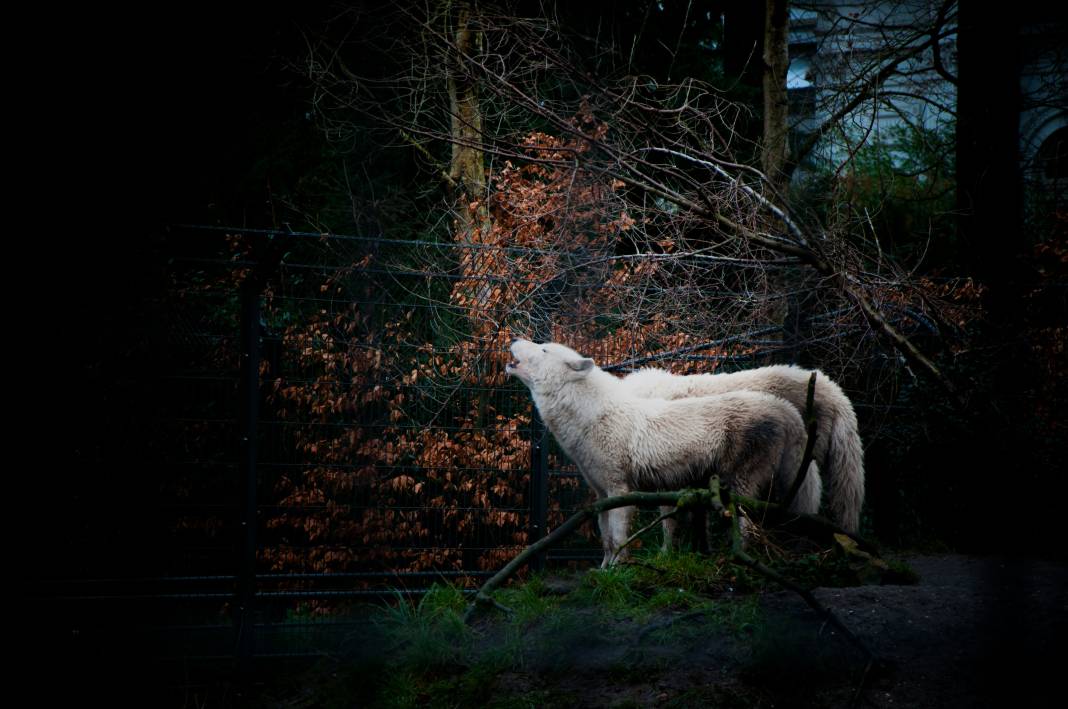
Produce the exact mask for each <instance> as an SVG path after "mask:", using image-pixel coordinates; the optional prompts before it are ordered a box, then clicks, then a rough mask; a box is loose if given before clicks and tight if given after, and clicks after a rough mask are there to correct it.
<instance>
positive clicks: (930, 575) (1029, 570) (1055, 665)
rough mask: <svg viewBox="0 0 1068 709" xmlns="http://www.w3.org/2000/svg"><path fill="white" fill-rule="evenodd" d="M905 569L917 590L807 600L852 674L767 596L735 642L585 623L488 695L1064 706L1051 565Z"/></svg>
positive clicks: (827, 643) (921, 561)
mask: <svg viewBox="0 0 1068 709" xmlns="http://www.w3.org/2000/svg"><path fill="white" fill-rule="evenodd" d="M907 561H908V562H909V563H910V564H911V565H912V567H913V568H914V569H915V570H916V572H917V573H918V574H919V575H920V577H921V580H920V582H919V583H918V584H916V585H908V586H890V585H886V586H860V587H851V588H833V589H830V588H828V589H818V590H817V591H816V594H815V595H816V596H817V597H818V598H819V599H820V600H821V601H822V602H824V603H825V604H826V605H828V606H829V607H831V608H832V609H833V610H834V611H835V612H836V613H838V614H839V616H840V617H841V618H842V619H843V621H844V622H845V623H846V625H847V626H848V627H849V628H850V629H851V630H852V631H854V632H855V633H856V634H857V635H858V636H860V638H862V639H863V641H864V642H865V643H867V644H868V646H869V647H870V648H871V649H872V650H873V651H874V653H875V654H876V655H877V657H878V658H879V662H878V663H877V664H876V665H875V666H874V667H872V668H871V669H870V671H869V672H868V673H867V674H866V675H865V673H864V665H865V663H864V661H863V656H862V654H861V653H860V652H858V651H857V650H856V649H855V647H854V646H852V645H850V644H849V643H847V642H846V641H845V640H844V639H843V638H841V637H840V635H837V634H836V633H834V632H833V630H832V629H830V628H828V627H826V626H825V625H824V624H823V623H822V622H821V620H820V619H819V617H818V616H817V615H816V613H814V612H813V611H812V610H811V609H809V607H808V606H807V605H805V603H804V602H803V601H802V600H801V599H800V598H799V597H797V596H796V595H795V594H793V593H790V592H776V593H770V594H767V595H765V596H764V597H762V599H761V608H762V610H763V614H762V615H763V620H762V622H760V623H759V624H758V625H757V626H756V627H755V628H754V629H752V630H751V631H746V630H744V629H743V631H742V632H741V634H738V633H734V634H731V633H724V632H723V631H722V628H719V629H716V628H713V627H710V626H707V625H705V624H704V623H703V622H702V621H701V619H692V618H688V619H684V620H680V621H679V622H677V623H675V624H674V625H668V627H666V628H662V629H659V630H654V631H652V632H650V630H649V628H650V625H655V624H661V625H663V624H669V623H670V621H671V617H670V614H668V615H666V616H664V617H662V618H658V619H656V620H655V621H654V623H649V624H646V625H645V626H637V625H636V624H628V623H621V624H618V625H615V626H611V627H606V626H604V625H603V624H602V625H600V626H598V625H597V624H595V623H593V622H591V624H590V625H589V626H588V627H586V628H584V629H583V630H582V631H581V632H580V633H579V634H578V635H577V636H576V637H559V636H547V637H546V638H544V640H545V641H548V647H550V648H551V649H552V652H551V653H550V654H548V655H538V654H537V653H534V654H532V659H531V663H530V665H529V667H527V668H525V669H524V671H515V672H509V673H506V674H505V675H502V676H500V677H498V678H497V680H496V682H497V687H496V692H495V694H496V695H497V696H500V697H501V698H502V703H501V706H516V705H517V700H518V703H519V704H525V705H528V706H617V707H619V706H664V707H689V706H692V707H703V706H727V707H751V706H758V707H836V706H849V705H850V704H851V703H853V702H856V704H855V705H856V706H865V707H880V708H890V707H1046V706H1063V705H1064V701H1065V700H1064V699H1063V698H1061V697H1060V695H1061V694H1062V693H1063V692H1061V690H1060V685H1061V681H1062V680H1063V676H1062V673H1063V672H1064V670H1065V667H1066V665H1065V664H1064V663H1065V658H1066V657H1068V652H1066V650H1068V571H1066V567H1065V566H1064V565H1063V564H1057V563H1052V562H1046V561H1030V560H1019V559H1004V558H983V557H968V556H959V555H945V556H924V557H913V558H909V559H907ZM680 615H681V614H680ZM550 637H551V640H550ZM531 642H532V643H535V644H536V643H537V642H538V634H537V632H534V633H532V636H531ZM539 663H540V664H539ZM862 677H863V678H864V686H863V688H862V689H861V691H860V693H859V695H857V694H856V689H857V687H858V686H859V684H860V681H861V678H862ZM505 697H508V699H505Z"/></svg>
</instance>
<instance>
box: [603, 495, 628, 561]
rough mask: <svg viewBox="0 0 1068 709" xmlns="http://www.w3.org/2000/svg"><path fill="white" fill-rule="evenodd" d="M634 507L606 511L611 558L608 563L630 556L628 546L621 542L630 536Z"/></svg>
mask: <svg viewBox="0 0 1068 709" xmlns="http://www.w3.org/2000/svg"><path fill="white" fill-rule="evenodd" d="M620 494H622V493H620ZM635 509H636V508H634V507H617V508H616V509H614V510H609V511H608V512H609V518H608V526H609V538H610V540H611V541H610V544H611V550H612V558H611V560H610V561H609V562H608V563H609V565H611V564H616V563H618V562H620V561H624V560H626V559H627V557H628V556H630V548H629V547H624V546H623V543H624V542H626V541H627V537H629V536H630V524H631V520H633V518H634V511H635ZM602 533H603V532H602Z"/></svg>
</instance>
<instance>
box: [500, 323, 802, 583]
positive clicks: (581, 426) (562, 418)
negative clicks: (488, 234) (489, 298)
mask: <svg viewBox="0 0 1068 709" xmlns="http://www.w3.org/2000/svg"><path fill="white" fill-rule="evenodd" d="M511 352H512V361H511V362H510V363H509V364H508V366H507V367H506V371H507V373H508V374H510V375H512V376H515V377H518V378H519V379H520V380H521V381H522V382H523V383H524V384H526V385H527V387H528V388H529V389H530V392H531V395H532V396H533V398H534V405H535V406H537V407H538V412H539V413H540V414H541V417H542V419H543V420H544V421H545V425H546V426H547V427H548V428H549V430H550V431H552V433H553V435H554V436H555V437H556V440H557V441H558V442H559V443H560V446H561V447H562V448H563V450H564V452H565V453H566V454H567V455H568V457H570V458H571V460H572V461H573V462H574V463H575V464H576V465H578V467H579V470H580V471H581V472H582V475H583V476H584V477H585V478H586V482H587V483H588V484H589V486H590V487H591V488H593V491H594V492H595V493H596V494H597V496H598V497H600V498H603V497H607V496H613V495H622V494H625V493H627V492H630V491H632V490H645V491H653V490H678V489H681V488H684V487H687V486H691V485H704V484H707V481H708V478H709V477H710V476H711V475H719V476H720V477H721V478H722V479H723V481H724V482H725V483H727V484H729V485H731V486H732V488H733V489H734V490H736V491H737V492H739V493H741V494H743V495H749V496H757V495H762V494H766V495H773V496H777V497H779V498H780V499H781V498H782V497H783V496H784V495H785V494H786V491H787V490H789V489H790V486H791V484H792V483H793V480H794V477H795V476H796V475H797V470H798V467H799V466H800V464H801V455H802V447H803V445H804V441H805V433H804V424H803V422H802V421H801V416H800V414H798V412H797V410H796V409H795V408H794V407H793V406H791V405H790V404H789V403H787V402H785V401H783V400H782V399H779V398H777V397H775V396H772V395H770V394H765V393H762V392H755V391H739V392H731V393H729V394H720V395H717V396H701V397H690V398H683V399H678V400H674V401H667V400H663V399H643V398H640V397H638V396H635V395H634V394H633V393H631V392H629V391H628V390H627V388H626V387H625V386H624V385H623V382H622V380H620V379H618V378H617V377H614V376H612V375H611V374H608V373H607V372H605V371H603V370H601V369H600V368H599V367H597V366H596V365H595V364H594V362H593V360H592V359H589V358H587V357H583V356H582V355H580V354H578V353H577V352H575V351H574V350H572V349H570V348H569V347H565V346H564V345H560V344H556V343H544V344H536V343H534V342H529V341H527V340H515V341H513V342H512V347H511ZM819 502H820V478H819V476H818V475H806V476H805V482H804V484H803V485H802V487H801V490H800V491H799V492H798V495H797V497H796V498H795V499H794V502H793V506H792V510H793V511H794V512H797V513H814V512H816V511H817V509H818V508H819ZM633 514H634V508H633V507H630V508H619V509H615V510H609V511H608V512H605V513H603V514H602V515H601V517H600V519H599V523H600V528H601V539H602V543H603V545H604V552H605V554H604V561H603V562H602V564H601V566H602V567H604V566H607V565H609V564H611V563H613V562H614V561H615V559H616V557H617V554H618V553H619V552H620V547H621V545H622V544H623V542H624V541H626V539H627V535H628V531H629V528H630V522H631V518H632V517H633ZM623 553H624V554H625V550H623ZM620 556H622V555H620Z"/></svg>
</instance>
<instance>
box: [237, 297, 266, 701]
mask: <svg viewBox="0 0 1068 709" xmlns="http://www.w3.org/2000/svg"><path fill="white" fill-rule="evenodd" d="M257 280H258V279H252V278H250V279H249V280H248V281H246V282H245V284H244V286H243V287H242V289H241V374H240V384H239V393H238V396H239V402H240V406H241V410H240V414H239V417H240V418H239V422H238V423H239V427H238V428H239V436H240V441H239V444H240V445H239V471H240V473H239V474H240V476H241V486H240V488H239V489H240V490H241V498H242V499H241V507H242V512H241V557H240V561H239V566H238V577H237V597H236V598H235V608H234V630H235V634H236V637H235V647H234V654H235V659H236V661H237V674H238V677H239V678H240V679H241V680H247V679H248V678H249V677H250V675H251V673H252V659H253V653H254V651H255V640H256V638H255V628H256V619H255V615H254V602H255V595H256V453H257V446H256V438H257V421H258V420H259V407H260V289H259V287H258V285H257V283H256V281H257ZM242 683H243V682H242Z"/></svg>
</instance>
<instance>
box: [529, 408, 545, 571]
mask: <svg viewBox="0 0 1068 709" xmlns="http://www.w3.org/2000/svg"><path fill="white" fill-rule="evenodd" d="M532 411H533V413H532V416H531V419H530V538H529V539H528V540H527V543H528V544H533V543H534V542H536V541H538V540H539V539H541V538H542V537H544V536H545V535H546V534H547V533H548V530H547V529H546V527H547V526H548V518H549V445H548V444H549V437H548V431H547V430H546V428H545V424H544V423H543V422H542V420H541V416H539V415H538V410H537V408H533V409H532ZM530 565H531V568H533V569H534V570H535V571H541V570H542V569H544V568H545V554H544V553H542V554H538V555H536V556H535V557H534V559H533V561H532V562H531V564H530Z"/></svg>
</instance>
